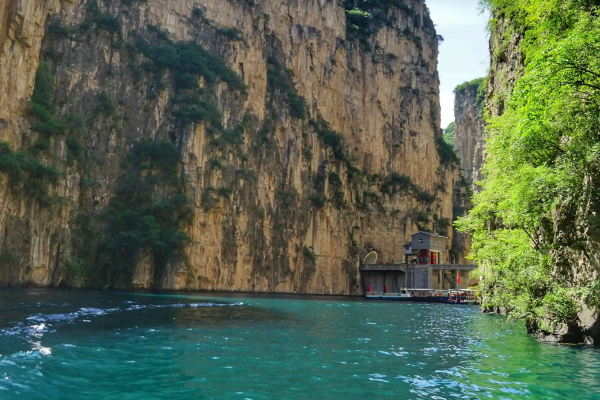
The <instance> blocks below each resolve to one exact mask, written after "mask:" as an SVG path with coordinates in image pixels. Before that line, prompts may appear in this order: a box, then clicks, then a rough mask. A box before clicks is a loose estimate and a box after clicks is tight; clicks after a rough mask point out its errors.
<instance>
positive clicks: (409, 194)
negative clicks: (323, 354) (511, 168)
mask: <svg viewBox="0 0 600 400" xmlns="http://www.w3.org/2000/svg"><path fill="white" fill-rule="evenodd" d="M407 4H408V6H407V7H402V8H401V9H396V8H391V9H390V10H389V21H391V22H390V23H388V24H383V26H382V27H381V28H380V29H378V30H377V31H376V32H375V34H373V35H372V36H370V37H367V38H366V37H362V38H360V40H359V39H358V38H355V37H354V38H350V37H347V27H346V14H345V10H344V8H343V7H342V6H340V5H339V4H338V3H337V2H332V1H329V0H293V1H288V2H283V3H282V2H280V1H275V0H260V1H247V0H229V1H221V2H215V1H192V0H147V1H135V0H127V1H125V0H112V1H111V0H105V1H98V2H96V1H93V0H87V1H74V2H68V1H58V0H48V1H45V0H10V1H9V4H8V6H7V7H6V8H5V9H0V16H1V17H2V18H1V21H2V24H3V25H2V29H1V30H0V44H1V47H0V49H1V50H0V51H1V53H0V62H1V63H0V86H2V87H6V88H8V90H3V91H2V92H0V113H1V114H0V118H1V119H0V124H1V125H0V131H1V133H0V139H1V140H2V141H3V142H6V144H7V146H9V147H3V148H2V149H0V156H1V157H4V158H5V159H6V160H9V161H11V162H12V161H14V162H13V163H12V164H11V165H13V167H14V168H12V167H11V168H12V169H11V168H8V167H3V168H2V171H4V173H2V174H0V177H1V183H0V207H1V210H0V241H1V243H2V245H1V248H0V251H1V254H2V256H1V257H0V284H2V285H41V286H54V285H68V286H99V285H104V286H113V285H114V286H117V287H119V286H121V287H137V288H165V289H178V290H231V291H255V292H294V293H330V294H351V293H358V292H360V283H359V280H360V275H359V272H358V265H359V262H358V261H359V259H360V257H362V256H363V255H364V254H366V249H376V250H377V251H378V252H379V253H380V257H381V258H382V259H383V260H384V261H388V262H391V261H394V260H402V259H403V248H402V244H403V243H405V242H406V241H408V239H409V236H410V234H412V233H414V231H415V230H417V229H418V228H423V229H432V228H433V226H432V224H434V222H435V223H437V224H438V226H446V227H447V226H449V221H451V220H452V218H453V200H454V199H453V197H454V193H455V191H454V190H453V188H454V187H455V185H456V182H458V180H459V175H458V168H457V167H456V166H455V165H454V164H452V163H448V162H445V161H444V162H442V161H441V160H440V156H439V154H438V151H437V150H438V146H439V140H437V137H438V136H439V135H440V129H439V125H440V121H439V88H438V86H439V82H438V75H437V70H436V66H437V45H438V43H437V37H436V33H435V30H434V28H433V23H432V22H431V20H430V19H429V16H428V13H427V10H426V7H425V6H424V5H423V4H422V3H421V2H420V1H415V2H410V3H407ZM40 60H42V61H43V62H42V63H40ZM36 73H37V79H36ZM34 88H35V91H34ZM32 95H33V99H32ZM30 99H32V100H30ZM30 101H31V103H29V102H30ZM28 104H29V105H28ZM174 149H175V150H176V152H175V150H174ZM175 156H176V157H175ZM174 157H175V158H174ZM15 160H16V161H15ZM36 160H37V161H36ZM38 162H39V163H40V164H38ZM0 164H1V163H0ZM49 167H52V168H49ZM417 225H418V226H417ZM449 235H450V236H452V232H449Z"/></svg>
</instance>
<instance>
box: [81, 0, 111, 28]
mask: <svg viewBox="0 0 600 400" xmlns="http://www.w3.org/2000/svg"><path fill="white" fill-rule="evenodd" d="M86 11H87V13H86V18H85V19H84V20H83V22H82V23H81V24H80V25H79V30H81V31H82V32H87V31H89V30H91V29H94V30H95V32H96V33H97V32H99V31H105V32H108V33H110V34H117V35H120V34H121V23H120V22H119V19H118V18H117V17H115V16H114V15H111V14H108V13H105V12H102V11H101V10H100V7H99V6H98V2H97V1H95V0H93V1H89V2H88V3H87V4H86Z"/></svg>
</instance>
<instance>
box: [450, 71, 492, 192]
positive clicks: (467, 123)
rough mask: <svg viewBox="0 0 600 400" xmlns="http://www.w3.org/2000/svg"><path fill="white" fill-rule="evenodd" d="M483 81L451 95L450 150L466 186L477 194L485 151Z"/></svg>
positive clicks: (474, 82)
mask: <svg viewBox="0 0 600 400" xmlns="http://www.w3.org/2000/svg"><path fill="white" fill-rule="evenodd" d="M485 87H486V80H485V79H482V78H481V79H475V80H473V81H471V82H466V83H464V84H462V85H459V86H458V87H457V88H456V89H455V91H454V120H455V123H456V127H455V129H454V132H455V134H454V148H455V149H456V153H457V154H458V157H460V163H461V168H462V173H463V176H464V178H465V180H466V181H467V183H468V184H469V185H470V186H471V187H472V188H473V189H474V190H477V185H476V184H475V183H476V182H478V181H480V180H481V178H482V176H481V167H482V165H483V151H484V149H485V120H484V115H483V113H484V110H483V108H484V107H483V106H484V100H485Z"/></svg>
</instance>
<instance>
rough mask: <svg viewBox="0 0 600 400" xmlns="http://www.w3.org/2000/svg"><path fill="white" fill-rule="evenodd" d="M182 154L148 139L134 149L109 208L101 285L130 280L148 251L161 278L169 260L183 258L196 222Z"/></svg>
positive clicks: (102, 248)
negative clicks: (186, 228) (187, 227)
mask: <svg viewBox="0 0 600 400" xmlns="http://www.w3.org/2000/svg"><path fill="white" fill-rule="evenodd" d="M180 158H181V154H180V150H179V149H177V148H176V147H175V146H174V145H173V144H171V143H169V142H161V141H147V140H143V141H141V142H139V143H137V144H136V145H135V146H134V147H133V148H132V150H131V151H130V153H129V155H128V156H127V159H126V161H125V165H124V167H125V168H124V170H126V171H127V173H126V174H124V175H123V176H122V177H121V178H120V180H119V183H118V185H117V187H116V190H115V195H114V197H113V198H112V199H111V200H110V203H109V205H108V207H107V209H106V210H105V213H104V219H105V221H106V224H107V234H106V237H105V238H104V239H103V240H102V242H101V243H100V246H99V254H100V257H99V263H100V265H99V268H100V271H102V276H101V279H102V281H103V282H102V283H105V284H109V285H110V284H115V283H125V284H128V283H129V282H131V276H132V274H133V272H134V271H135V266H136V261H137V259H138V257H139V256H140V255H141V253H142V252H143V251H145V252H147V253H148V254H151V255H152V257H153V261H154V265H155V271H156V274H157V276H158V275H160V273H161V271H163V269H164V267H165V266H166V265H167V263H168V262H170V261H173V259H174V258H175V257H183V251H184V248H185V246H186V245H187V244H188V243H189V242H190V238H189V237H188V235H187V234H186V233H185V232H184V231H183V226H184V224H185V223H187V222H189V221H190V220H191V218H192V209H191V207H190V204H189V203H190V202H189V199H188V197H187V196H186V195H185V193H184V183H183V176H182V175H181V174H180V173H179V168H178V163H179V160H180Z"/></svg>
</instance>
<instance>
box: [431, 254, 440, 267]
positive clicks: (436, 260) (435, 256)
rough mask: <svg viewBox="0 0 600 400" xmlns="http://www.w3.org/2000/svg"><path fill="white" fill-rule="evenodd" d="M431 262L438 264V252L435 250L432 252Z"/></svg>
mask: <svg viewBox="0 0 600 400" xmlns="http://www.w3.org/2000/svg"><path fill="white" fill-rule="evenodd" d="M431 263H432V264H437V263H438V259H437V253H434V252H433V251H432V252H431Z"/></svg>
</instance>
